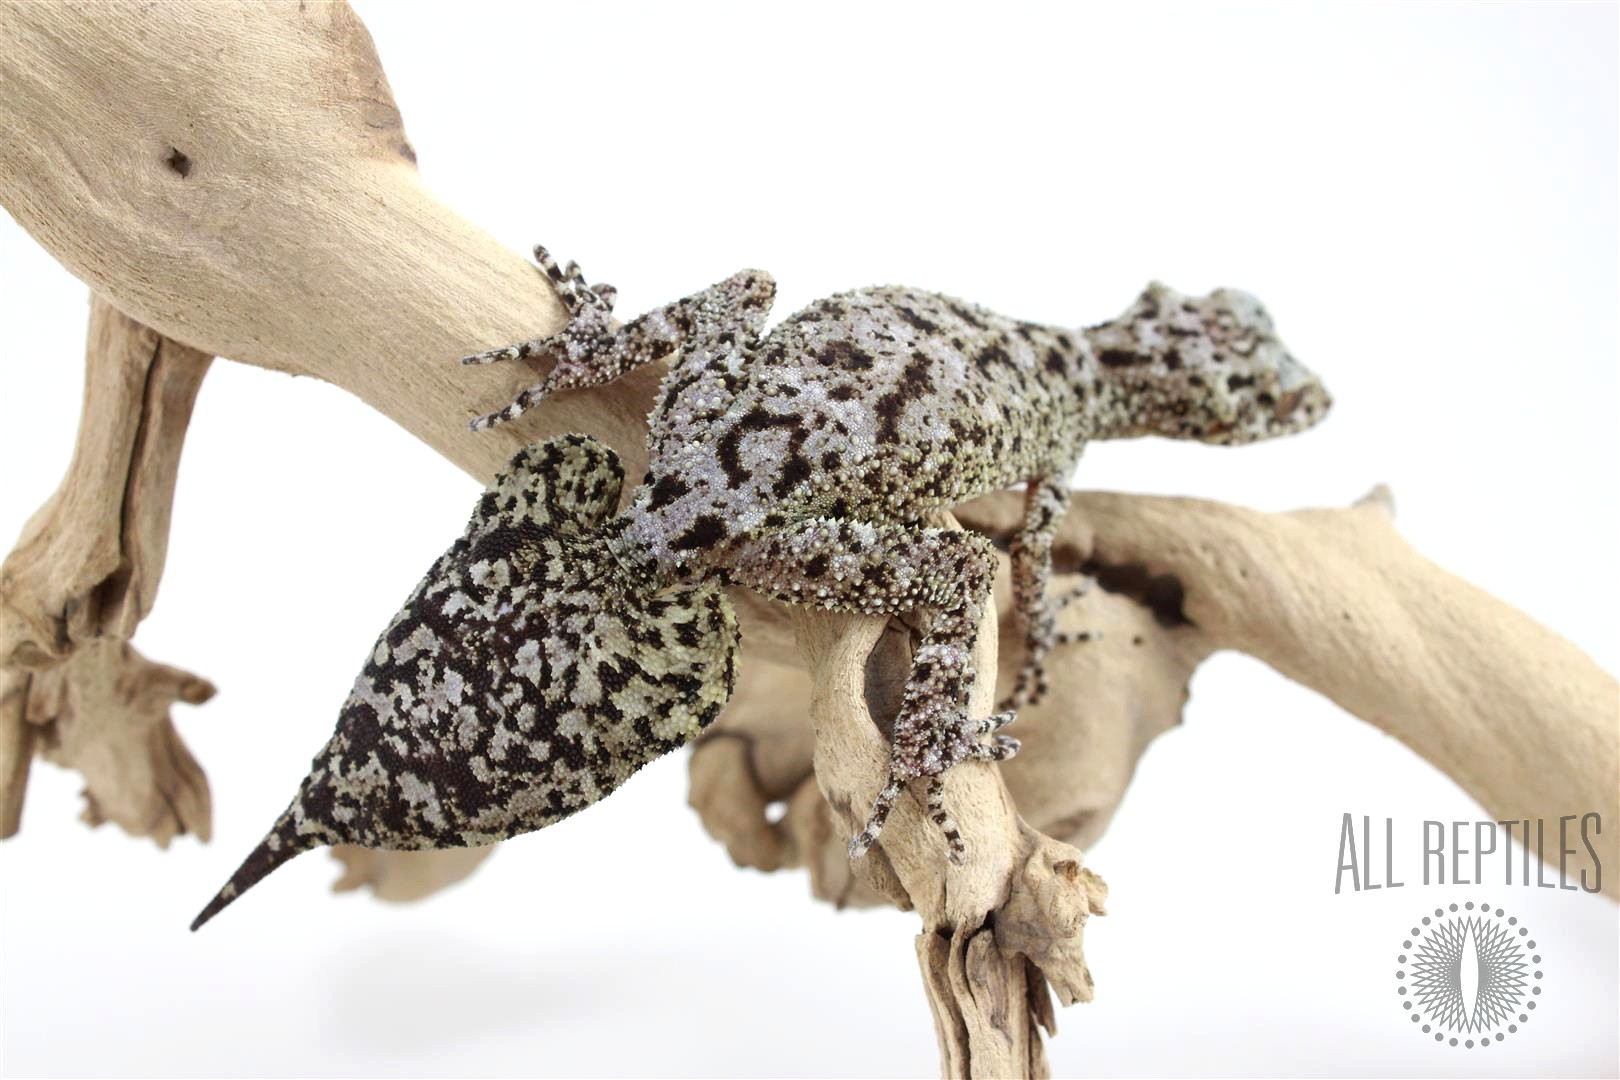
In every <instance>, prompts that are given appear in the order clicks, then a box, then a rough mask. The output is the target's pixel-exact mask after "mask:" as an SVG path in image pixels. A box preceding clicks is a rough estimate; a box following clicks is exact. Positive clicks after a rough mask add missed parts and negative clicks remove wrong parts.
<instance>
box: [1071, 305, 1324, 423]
mask: <svg viewBox="0 0 1620 1080" xmlns="http://www.w3.org/2000/svg"><path fill="white" fill-rule="evenodd" d="M1087 337H1088V338H1089V340H1090V342H1091V344H1092V347H1093V349H1094V350H1095V352H1096V355H1097V359H1098V363H1099V367H1100V369H1101V372H1102V376H1103V379H1104V381H1106V382H1112V383H1114V384H1115V385H1116V387H1117V392H1116V393H1114V394H1112V395H1106V397H1107V398H1108V402H1107V405H1106V406H1105V407H1109V408H1112V409H1114V410H1116V411H1122V412H1124V413H1125V414H1126V415H1125V417H1124V418H1123V421H1122V423H1121V424H1120V426H1122V427H1125V428H1128V429H1130V430H1131V432H1132V433H1133V434H1139V435H1163V436H1167V437H1170V438H1179V439H1196V440H1198V441H1200V442H1208V443H1221V444H1226V445H1236V444H1240V443H1248V442H1255V441H1257V440H1260V439H1269V438H1273V437H1275V436H1278V435H1288V434H1292V433H1294V432H1297V431H1304V430H1305V429H1306V428H1309V427H1312V426H1313V425H1315V424H1316V423H1317V422H1318V421H1320V420H1321V419H1322V418H1323V417H1325V416H1326V415H1327V412H1328V409H1329V408H1330V407H1331V406H1332V404H1333V399H1332V398H1331V396H1330V395H1329V394H1328V392H1327V388H1326V387H1324V386H1323V385H1322V381H1321V379H1319V378H1318V377H1317V376H1316V375H1315V373H1313V372H1312V371H1311V370H1310V369H1309V368H1307V367H1305V365H1303V364H1301V363H1300V362H1299V361H1298V360H1296V359H1295V358H1294V356H1293V354H1292V353H1290V352H1289V351H1288V349H1287V347H1286V346H1284V345H1283V343H1282V341H1281V340H1280V339H1279V338H1278V337H1277V332H1276V328H1275V327H1274V326H1273V325H1272V321H1271V316H1270V315H1269V314H1267V312H1266V309H1265V308H1264V307H1262V306H1261V304H1260V301H1258V300H1256V299H1255V298H1254V297H1253V296H1251V295H1249V294H1248V293H1246V292H1242V291H1240V290H1238V289H1216V290H1215V291H1214V292H1212V293H1210V294H1209V295H1208V296H1202V297H1189V296H1184V295H1182V294H1181V293H1178V292H1176V291H1175V290H1173V289H1171V288H1169V287H1167V286H1165V285H1162V284H1160V283H1159V282H1154V283H1153V284H1151V285H1149V286H1148V287H1147V289H1146V290H1144V291H1143V293H1142V295H1141V296H1140V297H1138V298H1137V301H1136V303H1135V304H1133V305H1132V306H1131V308H1130V310H1128V311H1127V312H1126V313H1125V314H1124V315H1122V316H1120V317H1119V318H1118V319H1115V320H1113V321H1112V322H1108V323H1104V324H1103V325H1101V326H1098V327H1093V328H1092V329H1090V330H1088V331H1087Z"/></svg>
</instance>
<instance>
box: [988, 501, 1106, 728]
mask: <svg viewBox="0 0 1620 1080" xmlns="http://www.w3.org/2000/svg"><path fill="white" fill-rule="evenodd" d="M1068 508H1069V485H1068V479H1067V476H1066V475H1065V474H1062V473H1059V474H1054V475H1051V476H1046V477H1042V478H1040V479H1036V480H1031V481H1030V482H1029V483H1028V484H1027V485H1025V488H1024V520H1023V523H1022V524H1021V525H1020V526H1019V529H1018V532H1017V533H1015V534H1014V536H1013V539H1012V544H1011V550H1010V557H1011V559H1012V586H1013V610H1014V613H1015V616H1016V618H1017V621H1018V625H1019V627H1020V629H1021V630H1022V632H1023V638H1024V642H1023V644H1024V657H1023V662H1022V663H1021V664H1020V666H1019V668H1018V675H1017V677H1016V681H1015V682H1014V684H1013V689H1012V693H1010V694H1008V695H1007V697H1006V699H1005V700H1003V701H1002V702H1001V703H1000V705H999V706H998V707H999V708H1002V709H1016V708H1022V707H1023V706H1026V705H1033V704H1035V703H1036V702H1038V701H1040V700H1041V698H1043V697H1045V696H1046V691H1047V689H1048V687H1047V682H1046V658H1047V656H1048V654H1050V653H1051V651H1052V649H1053V648H1054V647H1055V646H1057V645H1066V644H1071V643H1074V642H1078V641H1090V640H1093V639H1094V638H1096V637H1098V636H1099V635H1097V634H1092V633H1089V632H1078V633H1075V632H1071V633H1059V632H1058V628H1057V616H1058V613H1059V612H1060V611H1062V610H1063V609H1064V608H1065V607H1067V606H1068V605H1069V604H1071V603H1073V602H1074V601H1075V600H1076V599H1078V598H1079V597H1081V596H1083V595H1085V593H1086V591H1088V590H1089V588H1090V585H1089V583H1088V584H1086V585H1082V586H1080V587H1079V588H1078V589H1074V590H1070V591H1069V592H1068V593H1065V594H1064V595H1062V596H1060V597H1056V598H1054V599H1052V600H1048V599H1047V596H1046V591H1047V588H1048V587H1049V586H1050V584H1051V581H1052V541H1053V538H1054V537H1055V536H1056V534H1057V527H1058V522H1059V521H1061V520H1062V519H1063V514H1064V512H1065V511H1067V510H1068Z"/></svg>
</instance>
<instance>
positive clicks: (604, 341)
mask: <svg viewBox="0 0 1620 1080" xmlns="http://www.w3.org/2000/svg"><path fill="white" fill-rule="evenodd" d="M534 258H535V261H536V262H537V263H539V264H540V269H541V271H542V272H543V273H544V274H545V275H546V279H547V280H548V281H549V282H550V283H551V287H552V289H553V290H554V291H555V292H556V294H557V299H558V301H559V302H561V304H562V306H563V309H564V310H565V311H567V312H568V325H567V326H565V327H563V328H562V329H561V330H559V331H558V332H557V333H555V334H552V335H550V336H549V337H543V338H532V339H530V340H528V341H520V342H518V343H517V344H516V345H505V346H502V347H501V348H498V349H487V350H485V351H484V352H479V353H473V354H472V355H471V356H464V357H462V358H461V362H462V363H463V364H474V365H476V364H494V363H498V362H500V361H503V360H526V359H528V358H529V357H531V356H532V357H549V358H550V359H552V360H553V361H555V363H554V365H553V367H552V369H551V370H550V371H549V372H547V373H546V376H545V378H543V379H541V380H540V381H539V382H538V383H536V384H535V385H533V386H531V387H529V388H528V389H527V390H524V391H523V392H522V393H520V394H518V396H517V397H516V398H514V399H513V400H512V403H511V404H510V405H507V406H506V407H505V408H504V409H499V410H497V411H495V412H492V413H487V414H485V415H483V416H480V417H478V418H477V419H476V420H473V421H471V422H470V423H468V425H467V426H468V427H470V428H471V429H472V430H474V431H482V430H484V429H485V428H491V427H494V426H495V425H496V424H503V423H505V422H506V421H508V420H515V419H517V418H518V417H519V416H522V415H523V414H524V413H525V412H527V411H528V410H529V409H531V408H533V407H534V406H535V405H537V404H539V403H540V401H542V400H543V399H545V398H546V397H548V396H550V395H551V394H553V393H556V392H557V391H558V390H573V389H578V388H581V387H586V386H596V385H598V384H600V383H604V382H609V381H611V380H612V379H614V378H617V377H618V376H619V375H620V374H622V373H623V371H624V363H623V360H622V358H621V357H620V356H619V355H618V352H617V350H616V349H615V337H614V333H613V326H612V319H613V302H614V300H615V299H617V297H618V290H617V289H615V288H614V287H613V286H611V285H589V284H587V283H586V281H585V275H584V273H583V272H582V271H581V270H580V268H579V264H578V263H575V262H570V263H569V264H568V265H567V266H566V267H559V266H558V265H557V260H556V259H554V258H552V257H551V253H550V252H549V251H547V250H546V249H545V248H544V247H541V246H539V245H536V246H535V249H534Z"/></svg>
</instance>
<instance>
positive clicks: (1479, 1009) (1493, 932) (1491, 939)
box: [1395, 901, 1542, 1050]
mask: <svg viewBox="0 0 1620 1080" xmlns="http://www.w3.org/2000/svg"><path fill="white" fill-rule="evenodd" d="M1395 963H1396V964H1397V965H1399V966H1398V967H1397V968H1396V969H1395V992H1396V993H1397V994H1398V995H1400V999H1401V1008H1402V1009H1404V1010H1405V1011H1406V1014H1407V1019H1408V1020H1410V1021H1411V1024H1412V1027H1413V1028H1415V1029H1416V1030H1418V1031H1419V1032H1421V1033H1422V1034H1423V1035H1426V1036H1432V1037H1433V1038H1434V1041H1435V1042H1437V1043H1444V1044H1447V1045H1450V1046H1461V1047H1463V1048H1464V1049H1466V1050H1472V1049H1474V1047H1476V1046H1478V1047H1479V1048H1480V1049H1481V1050H1483V1049H1485V1048H1486V1047H1488V1046H1490V1045H1491V1043H1492V1042H1501V1041H1502V1040H1503V1039H1505V1038H1507V1037H1508V1036H1509V1035H1513V1034H1515V1033H1517V1032H1518V1030H1519V1028H1521V1027H1522V1026H1524V1025H1525V1024H1527V1023H1529V1022H1530V1020H1531V1018H1532V1017H1533V1016H1534V1015H1535V1011H1536V1000H1537V999H1538V998H1539V997H1540V996H1541V974H1542V972H1541V954H1540V953H1538V952H1536V943H1535V940H1534V939H1533V938H1531V937H1530V931H1529V929H1528V928H1527V927H1523V926H1520V925H1519V920H1518V919H1517V918H1515V917H1514V916H1512V915H1507V914H1506V913H1505V912H1503V910H1502V909H1501V908H1492V907H1491V906H1490V905H1489V904H1475V903H1473V902H1472V901H1470V902H1468V903H1465V904H1463V905H1462V906H1461V907H1460V908H1459V907H1458V905H1456V904H1451V905H1449V906H1448V907H1437V908H1435V909H1434V914H1433V915H1425V916H1423V919H1422V921H1421V922H1420V924H1419V925H1417V926H1413V927H1412V928H1411V930H1410V931H1408V936H1407V938H1406V940H1404V941H1402V942H1401V953H1400V955H1399V956H1397V957H1396V958H1395Z"/></svg>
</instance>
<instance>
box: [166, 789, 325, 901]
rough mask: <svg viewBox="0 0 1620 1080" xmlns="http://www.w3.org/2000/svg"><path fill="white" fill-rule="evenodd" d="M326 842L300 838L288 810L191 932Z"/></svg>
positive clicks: (301, 835)
mask: <svg viewBox="0 0 1620 1080" xmlns="http://www.w3.org/2000/svg"><path fill="white" fill-rule="evenodd" d="M325 842H326V841H324V840H321V839H319V838H318V837H315V836H311V835H309V834H300V833H299V831H298V826H297V823H296V822H295V821H294V819H293V808H292V807H288V808H287V810H286V812H285V813H283V814H282V815H281V817H279V818H277V819H276V824H275V826H274V827H273V828H272V829H271V830H270V835H268V836H266V837H265V838H264V840H263V841H261V842H260V844H259V846H258V847H256V848H254V849H253V852H252V854H250V855H249V856H248V857H247V858H246V859H245V860H243V862H242V865H241V866H240V867H238V868H237V871H236V873H234V874H232V875H231V880H229V881H227V882H226V883H225V887H224V888H222V889H220V890H219V892H218V893H216V894H215V895H214V898H213V899H212V900H210V901H208V906H207V907H205V908H203V909H202V911H200V912H198V913H197V917H196V918H195V919H192V920H191V929H192V930H193V931H195V930H197V929H198V928H199V927H201V926H202V924H203V923H205V922H207V921H208V920H209V919H212V918H213V917H214V916H215V915H218V914H219V913H220V912H221V911H223V910H225V908H227V907H229V906H230V904H231V902H232V901H234V900H235V899H236V898H237V897H238V896H241V895H242V894H243V893H245V892H247V891H248V890H249V889H251V888H253V886H255V885H257V884H258V883H259V882H261V881H263V880H264V879H265V877H266V876H267V875H268V874H269V873H270V872H271V871H273V870H276V869H278V868H279V867H280V866H281V865H282V864H283V863H286V862H290V861H291V860H292V859H293V858H294V857H295V856H298V855H302V854H303V853H304V852H306V851H311V850H313V849H315V848H318V847H320V846H321V845H322V844H323V843H325Z"/></svg>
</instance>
